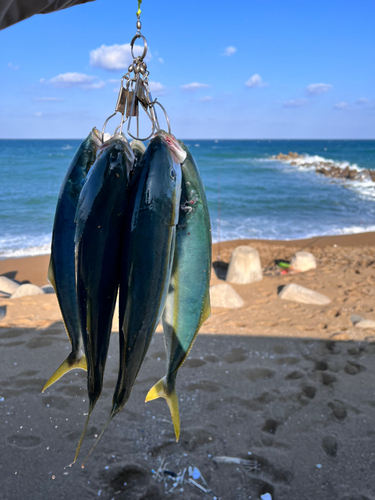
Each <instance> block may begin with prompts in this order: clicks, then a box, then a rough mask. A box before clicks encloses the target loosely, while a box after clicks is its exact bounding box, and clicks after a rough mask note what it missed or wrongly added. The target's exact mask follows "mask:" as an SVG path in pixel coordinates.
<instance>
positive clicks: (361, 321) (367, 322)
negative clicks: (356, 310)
mask: <svg viewBox="0 0 375 500" xmlns="http://www.w3.org/2000/svg"><path fill="white" fill-rule="evenodd" d="M350 320H351V322H352V323H353V325H354V326H356V327H357V328H375V321H372V320H371V319H365V318H362V317H361V316H358V315H357V314H353V315H352V316H350Z"/></svg>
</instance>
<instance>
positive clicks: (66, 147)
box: [61, 144, 73, 151]
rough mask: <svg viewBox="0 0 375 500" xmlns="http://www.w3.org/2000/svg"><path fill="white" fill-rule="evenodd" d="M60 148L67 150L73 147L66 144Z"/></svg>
mask: <svg viewBox="0 0 375 500" xmlns="http://www.w3.org/2000/svg"><path fill="white" fill-rule="evenodd" d="M61 149H63V150H64V151H67V150H69V149H73V146H71V145H70V144H67V145H66V146H63V147H62V148H61Z"/></svg>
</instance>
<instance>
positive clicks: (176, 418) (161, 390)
mask: <svg viewBox="0 0 375 500" xmlns="http://www.w3.org/2000/svg"><path fill="white" fill-rule="evenodd" d="M158 398H164V399H166V401H167V404H168V406H169V411H170V412H171V417H172V422H173V427H174V432H175V435H176V441H178V439H179V437H180V412H179V409H178V397H177V392H176V388H175V384H174V383H173V386H172V390H169V389H168V390H167V389H166V378H165V377H163V378H162V379H161V380H159V382H158V383H157V384H155V385H154V387H152V388H151V389H150V390H149V391H148V394H147V396H146V403H147V402H148V401H152V400H153V399H158Z"/></svg>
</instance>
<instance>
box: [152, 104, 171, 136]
mask: <svg viewBox="0 0 375 500" xmlns="http://www.w3.org/2000/svg"><path fill="white" fill-rule="evenodd" d="M155 104H159V106H160V107H161V109H162V110H163V113H164V116H165V119H166V120H167V125H168V134H171V133H172V132H171V124H170V122H169V116H168V114H167V112H166V111H165V108H164V106H162V105H161V104H160V102H159V101H158V100H157V99H155V101H152V102H150V104H149V107H150V108H151V107H152V106H155Z"/></svg>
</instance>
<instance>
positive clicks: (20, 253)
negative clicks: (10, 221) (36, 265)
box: [0, 234, 51, 259]
mask: <svg viewBox="0 0 375 500" xmlns="http://www.w3.org/2000/svg"><path fill="white" fill-rule="evenodd" d="M49 253H51V234H41V235H39V236H37V235H19V236H16V235H9V234H8V235H4V236H3V237H2V238H0V259H11V258H17V257H31V256H34V255H47V254H49Z"/></svg>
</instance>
